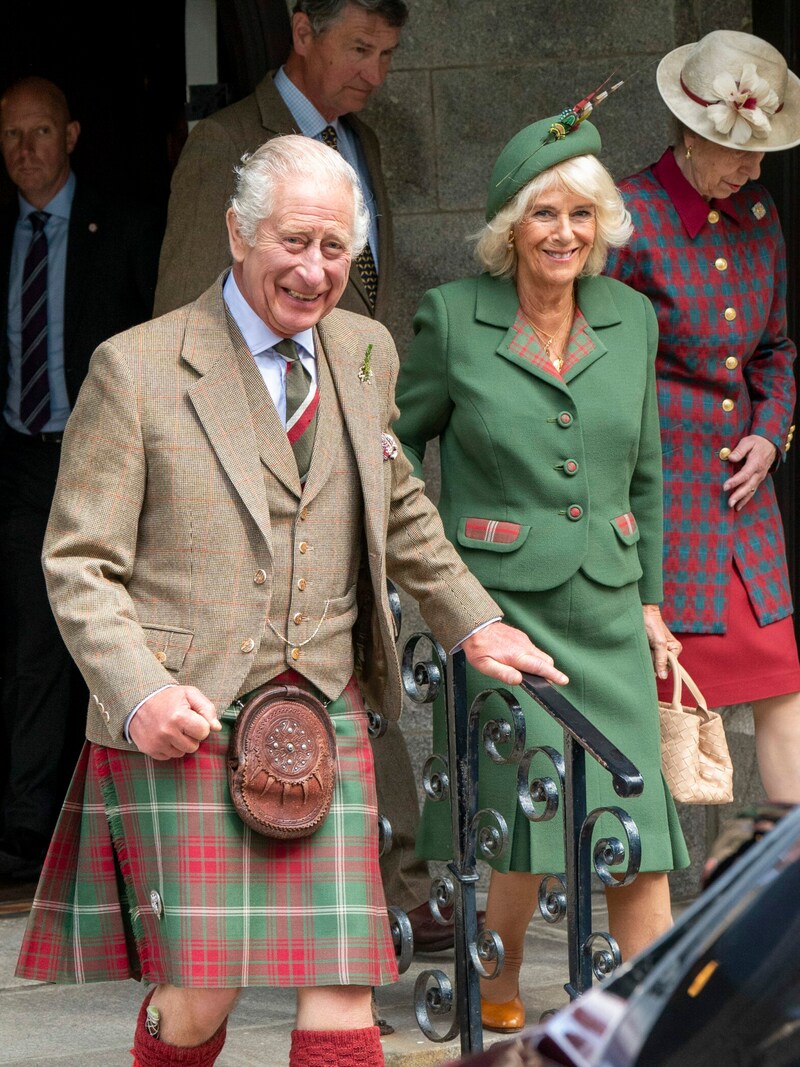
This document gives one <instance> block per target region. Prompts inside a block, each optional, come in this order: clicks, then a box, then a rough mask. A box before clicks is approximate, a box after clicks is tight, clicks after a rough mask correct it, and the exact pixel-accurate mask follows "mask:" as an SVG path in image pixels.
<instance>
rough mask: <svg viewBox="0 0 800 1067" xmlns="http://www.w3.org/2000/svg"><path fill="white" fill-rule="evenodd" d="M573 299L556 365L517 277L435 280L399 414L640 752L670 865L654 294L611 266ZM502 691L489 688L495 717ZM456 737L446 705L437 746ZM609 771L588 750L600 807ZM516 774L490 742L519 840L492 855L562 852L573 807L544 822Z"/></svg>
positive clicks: (599, 719)
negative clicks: (652, 635) (656, 663)
mask: <svg viewBox="0 0 800 1067" xmlns="http://www.w3.org/2000/svg"><path fill="white" fill-rule="evenodd" d="M576 301H577V309H576V312H575V318H574V322H573V326H572V331H571V334H570V338H569V343H568V347H567V349H566V352H565V362H564V365H563V368H562V373H561V375H559V374H558V373H557V372H556V371H555V368H554V367H553V365H552V364H551V362H550V360H549V359H548V358H547V356H546V355H545V354H544V353H543V351H542V347H541V345H540V343H539V341H538V340H537V338H536V336H535V334H534V333H533V330H532V329H531V327H530V325H529V324H528V323H527V321H526V320H525V318H524V316H523V315H522V313H521V311H520V308H519V300H518V297H517V292H516V289H515V287H514V284H513V282H512V281H511V280H509V279H500V278H494V277H491V276H490V275H488V274H482V275H480V276H479V277H478V278H475V279H464V280H462V281H457V282H452V283H449V284H447V285H443V286H440V287H439V288H438V289H433V290H430V291H429V292H428V293H426V295H425V296H424V297H423V300H422V303H421V304H420V307H419V309H418V311H417V314H416V317H415V322H414V328H415V337H414V340H413V342H412V344H411V346H410V348H409V351H408V353H407V355H406V357H405V359H404V361H403V365H402V368H401V372H400V378H399V381H398V389H397V402H398V407H399V408H400V418H399V419H398V421H397V423H396V424H395V429H396V432H397V435H398V437H399V439H400V441H401V442H402V444H403V447H404V448H405V450H406V454H407V455H408V457H409V459H411V461H412V463H413V464H414V467H415V469H416V470H417V471H419V472H421V471H422V464H423V459H424V456H425V452H426V446H427V443H428V441H431V440H433V439H435V438H438V439H439V448H440V462H441V472H442V488H441V494H440V499H439V510H440V513H441V515H442V519H443V522H444V527H445V532H446V534H447V535H448V537H450V539H451V540H452V541H453V542H454V544H456V546H457V548H458V550H459V552H460V554H461V557H462V559H463V560H464V562H465V563H466V564H467V565H468V567H469V568H470V570H471V571H472V573H473V574H474V575H475V576H476V577H477V578H478V579H479V580H480V581H481V583H482V584H483V586H484V588H485V589H486V590H487V591H488V592H490V593H491V595H492V596H493V597H494V599H495V600H497V602H498V603H499V604H500V606H501V608H502V609H503V611H504V612H505V615H506V618H507V619H508V620H509V622H511V623H512V624H513V625H515V626H518V627H520V628H521V629H522V630H525V631H526V632H527V633H529V634H530V636H531V639H532V640H533V641H534V642H535V643H536V644H537V645H538V646H539V647H540V648H542V649H544V650H545V651H546V652H548V653H550V655H552V656H553V658H554V659H555V661H556V663H558V664H559V666H561V667H562V669H563V670H564V671H565V673H566V674H568V675H569V678H570V681H569V684H568V685H566V686H565V687H564V693H565V695H566V696H567V697H568V698H569V699H570V700H571V701H572V702H573V703H574V704H575V706H576V707H578V708H579V709H580V710H581V711H582V712H583V714H585V715H586V716H587V717H588V718H589V719H590V720H591V721H592V722H593V723H595V724H596V725H597V727H598V728H599V729H600V730H602V731H603V732H604V733H605V734H606V735H607V736H608V737H609V738H610V739H611V741H612V743H613V744H615V745H617V746H618V747H619V748H620V750H621V751H623V752H625V754H626V755H627V756H628V757H629V758H630V759H632V760H633V762H634V763H635V764H636V765H637V766H638V768H639V770H640V771H641V773H642V775H643V777H644V782H645V788H644V793H643V794H642V796H641V797H637V798H635V799H634V800H632V801H627V802H626V810H628V811H629V813H630V815H631V817H632V818H633V819H634V820H635V821H636V823H637V826H638V827H639V831H640V833H641V838H642V865H641V869H642V870H644V871H664V870H672V869H675V868H678V867H682V866H685V865H686V864H687V863H688V854H687V852H686V848H685V844H684V840H683V835H682V833H681V829H680V825H679V822H678V818H677V814H676V811H675V806H674V803H673V801H672V798H671V796H670V795H669V791H668V790H667V788H666V785H665V783H664V781H663V777H662V774H661V759H660V741H659V727H658V712H657V700H656V689H655V679H654V671H653V664H652V660H651V657H650V652H649V647H648V643H647V638H646V634H645V629H644V623H643V616H642V603H655V602H658V601H659V600H660V599H661V592H662V584H661V524H662V519H661V456H660V447H659V430H658V414H657V410H656V394H655V380H654V363H655V351H656V341H657V327H656V322H655V316H654V314H653V310H652V307H651V306H650V304H649V302H648V301H647V300H646V299H645V298H643V297H642V296H641V295H640V294H638V293H636V292H634V291H633V290H632V289H630V288H629V287H628V286H625V285H620V284H619V283H618V282H617V281H615V280H613V279H608V278H603V277H589V278H580V279H578V281H577V284H576ZM467 685H468V697H469V700H470V701H472V700H473V699H474V698H475V696H476V695H477V694H478V693H479V692H480V691H482V690H484V689H490V688H495V685H494V684H493V683H492V682H491V680H490V679H488V678H486V677H485V676H483V675H481V674H479V673H478V672H477V671H475V670H473V669H471V668H468V672H467ZM512 692H513V694H514V697H515V699H517V700H518V702H519V704H520V706H521V708H522V710H523V712H524V715H525V722H526V747H527V748H530V747H533V746H541V745H550V746H552V747H554V748H556V749H558V750H561V749H562V748H563V736H562V733H561V731H560V729H558V728H557V727H556V726H555V725H554V724H553V722H552V720H551V719H550V717H549V716H548V715H547V714H546V713H545V712H543V711H542V709H541V708H540V707H539V706H538V705H537V704H536V703H535V702H534V701H533V700H532V699H531V698H530V697H528V696H527V695H526V694H525V693H524V692H523V691H522V690H520V689H513V690H512ZM504 708H505V705H504V704H501V703H500V701H499V700H497V699H496V698H494V697H492V698H490V700H489V701H488V702H487V704H486V707H485V709H484V713H483V719H484V720H485V719H488V718H493V717H496V715H497V714H498V713H502V711H503V709H504ZM482 721H483V720H482ZM444 738H445V731H444V715H443V708H442V707H441V705H437V707H436V708H435V710H434V745H435V746H437V747H435V751H436V752H443V751H445V749H444V747H443V746H444V744H445V740H444ZM587 762H589V763H591V761H587ZM536 769H539V770H540V769H544V770H547V769H549V768H547V767H546V766H545V767H540V766H539V764H538V763H537V764H536ZM604 778H605V779H606V780H605V781H604ZM607 778H608V776H607V775H605V776H603V775H602V774H599V773H596V770H595V769H594V768H592V767H591V766H589V767H587V802H588V804H589V809H590V810H591V809H592V808H594V807H597V806H599V805H610V804H614V803H615V802H616V801H617V800H618V798H617V797H616V795H615V794H614V792H613V789H612V787H611V785H610V783H609V782H608V781H607ZM516 784H517V766H516V765H515V764H511V763H507V764H503V765H499V764H497V763H495V762H494V761H493V760H492V759H491V758H490V757H489V755H488V754H487V753H485V752H483V751H481V752H480V754H479V783H478V788H479V795H478V802H479V805H480V806H481V807H485V806H490V807H493V808H495V809H496V810H498V811H499V812H500V813H501V814H502V815H503V817H504V818H505V820H506V822H507V824H508V828H509V836H510V843H511V844H510V848H508V849H506V851H505V852H504V853H503V854H502V856H500V857H499V858H498V859H496V860H492V861H490V862H491V864H492V866H493V867H496V868H497V869H498V870H500V871H508V870H516V871H530V872H534V873H549V872H551V871H556V870H563V863H564V858H563V830H562V824H561V819H560V818H559V819H552V820H550V821H549V822H538V823H532V822H529V821H528V820H527V819H526V818H525V817H524V816H523V815H522V813H521V809H519V806H518V804H517V794H516ZM447 808H448V805H447V804H446V803H440V802H433V801H426V803H425V806H424V810H423V816H422V824H421V833H420V836H419V839H418V852H419V854H420V855H422V856H424V857H426V858H429V859H439V860H441V859H447V858H449V857H450V856H451V854H452V842H451V837H450V831H449V812H448V810H447ZM607 818H608V817H607V816H605V815H603V816H601V820H600V823H599V824H598V825H599V827H600V832H604V831H605V830H606V829H608V828H609V824H608V823H606V822H605V820H606V819H607Z"/></svg>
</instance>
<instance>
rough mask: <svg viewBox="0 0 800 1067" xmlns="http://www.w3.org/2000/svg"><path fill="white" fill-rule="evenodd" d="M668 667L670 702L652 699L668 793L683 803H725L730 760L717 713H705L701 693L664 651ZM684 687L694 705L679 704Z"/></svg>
mask: <svg viewBox="0 0 800 1067" xmlns="http://www.w3.org/2000/svg"><path fill="white" fill-rule="evenodd" d="M668 656H669V663H670V667H671V669H672V678H673V689H672V703H671V704H668V703H667V702H666V701H664V700H660V701H659V702H658V712H659V718H660V720H661V761H662V768H663V771H664V778H665V779H666V782H667V785H668V786H669V791H670V793H672V795H673V797H674V798H675V800H679V801H681V802H682V803H683V804H729V803H730V802H731V801H732V800H733V764H732V763H731V757H730V753H729V751H728V742H727V741H726V740H725V728H724V726H723V725H722V716H721V715H720V714H719V713H718V712H716V711H709V710H708V707H707V705H706V702H705V699H704V697H703V694H702V693H701V692H700V690H699V689H698V688H697V686H696V685H695V683H694V682H693V680H692V679H691V678H690V676H689V675H688V674H687V673H686V671H685V670H684V668H683V667H682V666H681V665H680V663H679V662H678V657H677V656H675V655H674V654H673V653H672V652H670V653H668ZM684 686H685V687H686V688H687V689H688V690H689V692H690V693H691V694H692V696H693V697H694V698H695V700H696V701H697V703H698V705H699V706H698V707H689V706H687V705H686V704H682V703H681V697H682V690H683V687H684Z"/></svg>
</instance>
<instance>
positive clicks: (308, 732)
mask: <svg viewBox="0 0 800 1067" xmlns="http://www.w3.org/2000/svg"><path fill="white" fill-rule="evenodd" d="M335 779H336V735H335V733H334V729H333V723H332V722H331V718H330V715H328V712H327V711H326V709H325V705H324V704H323V703H322V701H320V700H318V699H317V698H316V697H315V696H312V695H311V694H310V693H307V692H306V691H305V690H303V689H299V688H297V686H293V685H280V686H272V687H266V686H265V687H264V688H263V689H258V690H256V692H255V693H254V694H253V695H252V696H251V697H250V698H249V700H247V701H246V702H245V704H244V705H243V707H242V710H241V711H240V712H239V715H238V717H237V719H236V722H235V723H234V725H233V730H232V732H231V739H230V743H229V746H228V787H229V789H230V794H231V799H232V800H233V804H234V807H235V808H236V811H237V812H238V814H239V816H240V817H241V819H242V821H243V822H245V823H247V825H248V826H250V827H252V829H253V830H255V831H257V832H258V833H259V834H263V835H264V836H265V837H275V838H280V839H281V840H286V839H291V838H296V837H308V836H309V835H310V834H313V833H314V831H315V830H317V829H319V827H320V826H321V825H322V823H323V822H324V821H325V818H326V816H327V814H328V812H329V810H330V806H331V800H332V799H333V787H334V782H335Z"/></svg>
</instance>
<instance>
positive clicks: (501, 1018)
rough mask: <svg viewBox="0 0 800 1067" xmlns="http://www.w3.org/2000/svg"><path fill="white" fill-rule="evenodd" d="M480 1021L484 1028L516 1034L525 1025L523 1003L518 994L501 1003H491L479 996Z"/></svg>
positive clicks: (497, 1032)
mask: <svg viewBox="0 0 800 1067" xmlns="http://www.w3.org/2000/svg"><path fill="white" fill-rule="evenodd" d="M481 1022H482V1023H483V1028H484V1030H493V1031H494V1033H496V1034H516V1033H517V1032H518V1031H519V1030H521V1029H522V1028H523V1026H524V1025H525V1005H524V1004H523V1003H522V1001H521V1000H520V999H519V997H518V996H517V997H514V999H513V1000H506V1001H504V1002H503V1003H502V1004H492V1003H491V1002H490V1001H488V1000H484V999H483V997H481Z"/></svg>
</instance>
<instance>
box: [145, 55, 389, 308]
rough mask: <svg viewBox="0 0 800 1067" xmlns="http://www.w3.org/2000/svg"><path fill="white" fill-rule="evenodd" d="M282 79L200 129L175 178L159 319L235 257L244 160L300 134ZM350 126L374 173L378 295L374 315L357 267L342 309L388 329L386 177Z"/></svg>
mask: <svg viewBox="0 0 800 1067" xmlns="http://www.w3.org/2000/svg"><path fill="white" fill-rule="evenodd" d="M274 76H275V71H270V72H269V73H268V74H267V75H266V76H265V77H264V78H262V80H261V81H260V82H259V83H258V85H257V86H256V88H255V91H254V92H253V93H251V94H250V95H249V96H246V97H245V98H244V99H243V100H240V101H239V102H238V103H235V104H231V105H230V106H229V107H226V108H223V109H222V110H221V111H217V112H215V113H214V114H213V115H210V116H209V117H208V118H206V119H203V120H202V121H201V122H198V124H197V125H196V126H195V127H194V129H193V130H192V132H191V133H190V134H189V138H188V140H187V142H186V144H185V145H184V147H183V150H182V152H181V155H180V159H179V160H178V165H177V166H176V168H175V171H174V173H173V175H172V187H171V192H170V198H169V206H168V211H167V229H166V233H165V234H164V241H163V243H162V246H161V260H160V263H159V269H158V285H157V287H156V299H155V314H156V315H161V314H163V313H164V312H165V311H173V310H175V308H178V307H180V306H181V305H182V304H186V303H188V302H189V301H190V300H194V299H196V298H197V297H198V296H199V295H200V293H202V292H203V290H204V289H206V288H207V287H208V286H209V285H211V283H212V282H213V281H214V279H215V278H216V277H217V275H218V274H219V273H220V271H222V270H224V269H225V268H226V267H228V266H229V265H230V262H231V253H230V248H229V246H228V232H227V230H226V227H225V211H226V209H227V207H228V204H229V202H230V198H231V197H232V196H233V191H234V177H235V175H234V170H233V168H234V167H235V166H237V165H238V163H239V162H240V160H241V158H242V156H243V155H244V153H245V152H254V151H255V150H256V149H257V148H258V147H259V146H260V145H262V144H264V143H265V142H266V141H270V140H272V138H273V137H279V136H281V135H282V134H287V133H299V132H300V131H299V129H298V128H297V124H296V122H295V120H294V118H293V117H292V114H291V112H290V111H289V109H288V108H287V107H286V104H284V102H283V98H282V97H281V95H280V93H279V92H278V90H277V89H276V88H275V84H274V82H273V78H274ZM343 121H345V122H347V123H348V124H349V125H350V126H351V128H352V129H353V131H354V133H355V135H356V136H357V138H358V140H359V143H360V144H361V148H362V149H363V152H364V158H365V160H366V163H367V168H368V170H369V175H370V179H371V181H372V188H373V191H374V193H375V204H376V208H377V212H378V248H379V253H378V254H379V261H380V262H379V268H380V269H379V273H378V294H377V297H376V300H375V308H374V309H373V308H372V306H371V304H370V302H369V297H368V296H367V291H366V289H365V288H364V283H363V282H362V280H361V276H360V274H359V272H358V267H357V266H356V265H355V263H354V264H353V265H352V266H351V268H350V278H349V280H348V283H347V288H346V289H345V291H344V294H343V295H342V298H341V300H340V301H339V307H340V308H343V309H344V310H346V311H355V312H357V313H359V314H361V315H368V316H370V317H372V316H373V315H374V317H375V318H377V319H378V320H379V321H381V322H385V321H386V316H387V312H388V308H389V294H390V293H391V286H392V256H393V247H394V242H393V237H392V217H391V213H390V210H389V197H388V194H387V192H386V184H385V182H384V178H383V171H382V170H381V156H380V146H379V145H378V139H377V137H376V136H375V134H374V133H373V132H372V130H371V129H370V128H369V126H367V125H366V123H364V122H362V121H361V120H360V119H359V118H357V117H356V116H355V115H348V116H346V117H345V119H344V120H343Z"/></svg>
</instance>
